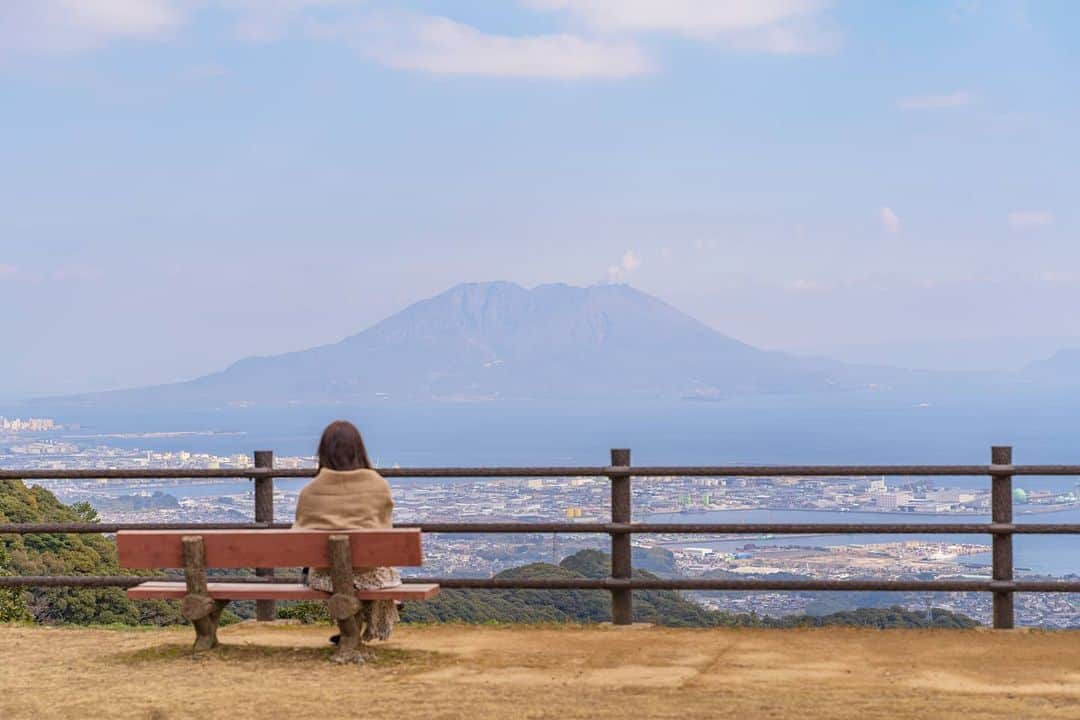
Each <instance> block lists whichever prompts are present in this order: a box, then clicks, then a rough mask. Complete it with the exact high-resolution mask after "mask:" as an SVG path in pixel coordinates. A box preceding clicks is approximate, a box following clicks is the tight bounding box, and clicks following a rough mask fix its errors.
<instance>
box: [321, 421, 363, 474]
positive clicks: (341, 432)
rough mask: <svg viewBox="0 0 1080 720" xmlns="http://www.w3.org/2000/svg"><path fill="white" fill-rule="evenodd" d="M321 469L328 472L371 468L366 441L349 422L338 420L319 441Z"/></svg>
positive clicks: (331, 424) (325, 431)
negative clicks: (365, 445)
mask: <svg viewBox="0 0 1080 720" xmlns="http://www.w3.org/2000/svg"><path fill="white" fill-rule="evenodd" d="M319 468H320V469H322V468H326V469H327V470H359V469H361V468H371V460H369V459H368V454H367V449H366V448H365V447H364V439H363V438H362V437H360V431H359V430H357V429H356V426H355V425H353V424H352V423H351V422H348V421H347V420H336V421H334V422H332V423H330V424H329V425H327V426H326V429H325V430H323V434H322V438H321V439H320V440H319Z"/></svg>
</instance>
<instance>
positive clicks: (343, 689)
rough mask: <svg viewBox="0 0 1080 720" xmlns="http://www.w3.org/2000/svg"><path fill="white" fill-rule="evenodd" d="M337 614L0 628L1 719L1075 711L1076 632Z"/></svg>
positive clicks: (1079, 667) (624, 718)
mask: <svg viewBox="0 0 1080 720" xmlns="http://www.w3.org/2000/svg"><path fill="white" fill-rule="evenodd" d="M329 632H330V631H329V628H328V627H318V626H317V627H298V626H278V625H271V626H266V625H263V626H256V625H254V624H251V623H245V624H241V625H236V626H232V627H227V628H225V629H224V630H223V631H222V633H221V637H222V641H223V643H224V646H223V647H222V648H220V649H219V650H216V651H214V652H212V653H210V654H209V655H208V656H203V657H200V658H193V657H192V656H191V654H190V652H189V651H188V647H189V644H190V641H191V637H192V635H191V631H190V630H189V629H187V628H184V629H169V630H147V631H141V630H134V631H132V630H83V629H71V628H57V629H52V628H40V627H25V626H3V625H0V718H3V719H4V720H16V719H17V718H80V719H81V718H98V717H108V718H154V719H163V718H230V720H246V719H247V718H260V719H263V718H302V717H318V718H320V719H326V720H330V719H335V718H356V717H365V718H395V720H407V719H409V718H424V719H428V718H430V719H435V720H438V719H444V718H445V719H450V718H469V719H470V720H474V719H475V720H485V719H487V718H619V719H620V720H631V719H632V718H728V717H730V718H753V719H756V718H793V719H794V718H799V719H800V720H801V719H802V718H814V717H822V718H826V717H827V718H841V719H842V718H857V719H858V720H871V719H872V718H896V719H901V718H965V720H975V719H977V718H1002V719H1004V718H1009V719H1010V720H1012V719H1014V718H1080V635H1078V634H1076V633H1069V632H1057V633H1044V632H1002V633H993V632H989V631H915V630H910V631H909V630H893V631H874V630H849V629H820V630H784V631H776V630H689V629H687V630H681V629H664V628H650V627H633V628H612V627H577V626H569V627H562V626H540V627H488V626H480V627H469V626H459V625H451V626H428V627H404V628H401V629H400V631H398V632H396V633H395V636H394V639H393V640H392V641H391V642H390V643H386V644H383V645H380V646H379V648H378V649H377V651H376V656H375V658H374V659H373V660H372V661H371V662H369V663H368V664H367V665H364V666H350V667H340V666H337V665H334V664H332V663H330V662H327V661H326V657H327V656H328V653H329V651H328V650H327V647H328V646H327V645H326V644H325V642H326V637H327V635H328V634H329Z"/></svg>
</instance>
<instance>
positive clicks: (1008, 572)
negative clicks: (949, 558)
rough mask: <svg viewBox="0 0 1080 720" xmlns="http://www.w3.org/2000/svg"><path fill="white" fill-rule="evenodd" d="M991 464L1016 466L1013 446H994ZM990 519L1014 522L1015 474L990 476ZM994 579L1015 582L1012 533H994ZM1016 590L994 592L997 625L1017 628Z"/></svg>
mask: <svg viewBox="0 0 1080 720" xmlns="http://www.w3.org/2000/svg"><path fill="white" fill-rule="evenodd" d="M990 464H991V465H1012V447H1011V446H994V447H993V448H991V449H990ZM990 519H991V521H992V522H993V523H994V524H1005V525H1011V524H1012V521H1013V490H1012V475H1002V474H998V473H994V474H993V475H992V476H991V479H990ZM993 558H994V559H993V573H994V580H997V581H1004V582H1012V579H1013V536H1012V533H1011V532H995V533H994V553H993ZM1013 618H1014V614H1013V593H1012V591H1011V590H995V591H994V628H995V629H999V630H1006V629H1009V628H1011V627H1013V622H1014V620H1013Z"/></svg>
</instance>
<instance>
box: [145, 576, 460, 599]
mask: <svg viewBox="0 0 1080 720" xmlns="http://www.w3.org/2000/svg"><path fill="white" fill-rule="evenodd" d="M206 587H207V590H208V591H209V593H210V597H212V598H214V599H215V600H326V599H327V598H329V597H330V593H327V592H322V591H320V590H312V589H311V588H309V587H308V586H307V585H304V584H302V583H215V582H211V583H207V586H206ZM438 593H439V586H438V585H430V584H421V583H406V584H403V585H399V586H397V587H392V588H383V589H382V590H357V591H356V597H357V598H359V599H360V600H427V599H429V598H432V597H434V596H435V595H437V594H438ZM185 595H187V586H186V585H185V584H184V583H182V582H167V581H161V580H153V581H150V582H144V583H142V584H141V585H136V586H135V587H132V588H128V591H127V596H128V597H129V598H131V599H133V600H180V599H182V598H183V597H184V596H185Z"/></svg>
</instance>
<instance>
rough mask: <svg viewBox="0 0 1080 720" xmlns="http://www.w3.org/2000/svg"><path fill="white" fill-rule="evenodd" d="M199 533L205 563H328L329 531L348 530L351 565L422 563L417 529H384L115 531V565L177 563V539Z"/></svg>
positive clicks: (269, 565) (275, 565)
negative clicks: (117, 557) (118, 560)
mask: <svg viewBox="0 0 1080 720" xmlns="http://www.w3.org/2000/svg"><path fill="white" fill-rule="evenodd" d="M196 535H197V536H200V537H202V539H203V546H204V548H205V553H206V566H207V567H208V568H249V567H255V568H259V567H264V568H284V567H329V566H330V550H329V544H328V542H327V540H328V538H329V536H330V535H348V536H349V539H350V545H351V547H352V558H353V565H354V567H379V566H388V567H406V566H419V565H422V564H423V551H422V549H421V539H420V531H419V530H418V529H415V528H394V529H387V530H349V531H342V532H327V531H322V530H121V531H120V532H118V533H117V534H116V546H117V550H118V552H119V555H120V567H124V568H146V569H156V568H182V567H184V554H183V544H182V542H181V540H182V538H184V537H185V536H196Z"/></svg>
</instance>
